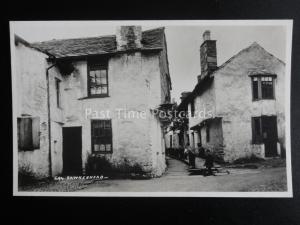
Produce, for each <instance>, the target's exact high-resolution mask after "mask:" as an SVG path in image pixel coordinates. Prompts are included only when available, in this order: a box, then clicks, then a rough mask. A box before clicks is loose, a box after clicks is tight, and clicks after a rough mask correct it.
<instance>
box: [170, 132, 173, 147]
mask: <svg viewBox="0 0 300 225" xmlns="http://www.w3.org/2000/svg"><path fill="white" fill-rule="evenodd" d="M172 141H173V140H172V135H170V148H172Z"/></svg>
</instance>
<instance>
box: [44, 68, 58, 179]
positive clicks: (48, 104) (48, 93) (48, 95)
mask: <svg viewBox="0 0 300 225" xmlns="http://www.w3.org/2000/svg"><path fill="white" fill-rule="evenodd" d="M55 65H56V63H54V64H52V65H51V66H49V67H48V68H47V69H46V80H47V110H48V139H49V150H48V151H49V152H48V161H49V177H52V156H51V114H50V111H51V110H50V85H49V70H50V69H51V68H52V67H54V66H55Z"/></svg>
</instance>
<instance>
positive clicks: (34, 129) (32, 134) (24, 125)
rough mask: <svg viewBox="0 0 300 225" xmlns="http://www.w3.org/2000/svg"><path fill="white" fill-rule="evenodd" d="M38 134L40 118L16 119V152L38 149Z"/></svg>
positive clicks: (39, 131)
mask: <svg viewBox="0 0 300 225" xmlns="http://www.w3.org/2000/svg"><path fill="white" fill-rule="evenodd" d="M25 121H27V122H25ZM40 134H41V130H40V117H32V116H21V117H17V135H18V151H35V150H38V149H40V147H41V144H40V143H41V138H40Z"/></svg>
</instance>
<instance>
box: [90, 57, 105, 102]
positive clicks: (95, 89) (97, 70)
mask: <svg viewBox="0 0 300 225" xmlns="http://www.w3.org/2000/svg"><path fill="white" fill-rule="evenodd" d="M107 71H108V62H107V61H106V62H101V63H99V62H98V63H91V62H89V72H88V74H89V77H88V78H89V82H88V84H89V87H88V91H89V96H97V97H105V96H108V72H107Z"/></svg>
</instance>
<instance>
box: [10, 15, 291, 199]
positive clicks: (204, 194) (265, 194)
mask: <svg viewBox="0 0 300 225" xmlns="http://www.w3.org/2000/svg"><path fill="white" fill-rule="evenodd" d="M26 22H31V21H26ZM32 22H34V21H32ZM53 22H64V23H68V22H74V21H53ZM75 22H76V21H75ZM84 22H86V23H91V22H97V23H98V24H100V25H109V26H117V25H129V24H134V25H143V26H157V25H158V26H206V27H207V26H275V25H276V26H278V25H282V26H285V27H286V60H285V63H286V66H285V69H286V71H285V76H286V79H285V85H286V86H285V125H286V126H285V135H286V172H287V191H286V192H20V191H18V179H17V178H18V171H17V169H15V168H18V159H17V156H18V155H17V154H18V149H17V131H16V127H17V124H16V120H15V119H14V118H16V116H17V115H16V112H15V111H14V110H13V109H14V108H16V96H15V95H14V92H15V90H16V87H15V84H16V82H15V74H16V72H15V68H16V67H15V65H14V64H15V60H14V59H15V52H14V33H15V32H14V21H10V46H11V71H12V97H13V98H12V99H13V101H12V107H13V109H12V110H13V113H12V119H13V128H14V129H13V195H14V196H76V197H80V196H89V197H262V198H266V197H268V198H269V197H271V198H281V197H285V198H288V197H293V190H292V165H291V136H290V97H291V54H292V29H293V20H172V21H168V20H151V21H141V20H140V21H135V20H131V21H130V20H127V21H125V20H124V21H84Z"/></svg>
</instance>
